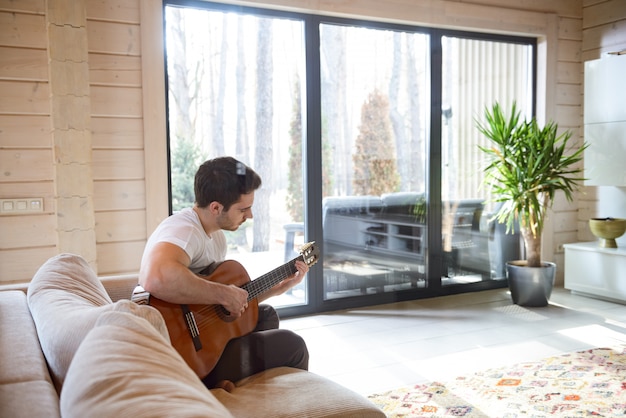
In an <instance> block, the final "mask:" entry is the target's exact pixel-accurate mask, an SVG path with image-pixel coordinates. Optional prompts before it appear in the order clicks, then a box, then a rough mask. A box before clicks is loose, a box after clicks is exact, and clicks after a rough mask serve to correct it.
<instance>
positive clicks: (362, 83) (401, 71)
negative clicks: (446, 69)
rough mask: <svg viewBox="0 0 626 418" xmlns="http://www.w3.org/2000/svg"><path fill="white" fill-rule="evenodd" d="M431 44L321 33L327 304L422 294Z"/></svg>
mask: <svg viewBox="0 0 626 418" xmlns="http://www.w3.org/2000/svg"><path fill="white" fill-rule="evenodd" d="M428 44H429V39H428V35H425V34H423V33H410V32H403V31H397V30H395V31H392V30H385V29H372V28H363V27H355V26H348V25H339V24H322V25H321V26H320V55H321V60H322V65H321V106H322V107H321V109H322V111H321V115H322V128H323V130H322V173H323V176H324V182H323V184H324V189H323V199H322V202H321V205H322V226H323V236H324V247H323V248H324V265H323V276H324V281H323V284H324V285H323V297H324V299H325V300H328V299H336V298H346V297H354V296H360V295H365V294H372V293H383V292H396V291H399V290H403V289H416V288H418V287H422V288H423V287H426V274H425V273H426V266H425V263H426V254H427V248H428V241H427V237H428V230H427V227H426V206H425V202H426V193H425V192H426V188H425V186H426V167H427V153H426V144H427V141H428V136H427V134H428V131H427V129H426V128H427V126H428V124H427V117H428V109H429V106H430V104H429V103H430V84H429V82H428V80H429V78H428V69H429V54H428Z"/></svg>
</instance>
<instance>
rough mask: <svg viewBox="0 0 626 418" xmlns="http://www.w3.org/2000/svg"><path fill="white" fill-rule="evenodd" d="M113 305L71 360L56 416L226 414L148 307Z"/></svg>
mask: <svg viewBox="0 0 626 418" xmlns="http://www.w3.org/2000/svg"><path fill="white" fill-rule="evenodd" d="M115 306H116V307H115V310H114V311H112V312H107V313H104V314H103V315H102V316H101V317H100V318H99V320H98V321H97V323H96V325H95V328H94V329H93V330H91V331H90V332H89V333H88V335H87V336H86V337H85V339H84V341H83V343H82V344H81V346H80V347H79V348H78V351H77V352H76V354H75V356H74V360H73V361H72V364H71V365H70V367H69V370H68V373H67V376H66V379H65V384H64V385H63V390H62V391H61V403H60V404H61V414H62V416H64V417H69V418H71V417H86V416H89V417H115V416H132V417H230V416H231V415H230V414H229V412H228V411H227V410H226V409H225V408H224V407H223V406H222V405H221V404H220V403H219V402H218V401H217V400H216V399H215V397H214V396H213V395H212V394H211V392H209V390H208V389H206V387H205V386H204V384H203V383H202V382H201V381H200V379H198V377H197V376H196V374H195V373H194V372H193V370H191V369H190V368H189V367H188V366H187V364H186V363H185V361H184V360H183V358H182V357H181V356H180V355H179V354H178V353H177V352H176V350H175V349H174V348H173V347H172V346H171V344H170V343H169V339H168V338H166V336H167V331H166V328H165V322H164V321H163V319H162V317H161V316H160V314H159V313H158V312H157V311H156V310H155V309H154V308H151V307H149V306H139V305H136V304H134V303H132V302H129V301H124V300H121V301H119V302H117V303H116V304H115ZM154 312H156V313H157V315H154Z"/></svg>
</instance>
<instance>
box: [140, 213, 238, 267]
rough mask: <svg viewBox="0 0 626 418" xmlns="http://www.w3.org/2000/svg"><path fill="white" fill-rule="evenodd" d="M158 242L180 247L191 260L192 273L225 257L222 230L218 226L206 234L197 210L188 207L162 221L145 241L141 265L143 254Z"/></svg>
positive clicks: (142, 262) (224, 242)
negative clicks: (209, 234)
mask: <svg viewBox="0 0 626 418" xmlns="http://www.w3.org/2000/svg"><path fill="white" fill-rule="evenodd" d="M159 242H169V243H171V244H174V245H176V246H178V247H180V248H182V249H183V251H185V252H186V253H187V255H188V256H189V259H190V260H191V263H190V264H189V269H190V270H191V271H193V272H194V273H199V272H200V271H202V270H203V269H205V268H206V267H208V266H209V265H211V264H213V263H214V262H216V261H219V262H221V261H224V259H225V258H226V250H227V245H226V236H225V235H224V232H223V231H221V230H220V231H217V232H214V233H212V234H211V236H208V235H207V234H206V232H204V228H202V224H201V223H200V218H198V214H197V213H196V212H195V211H194V210H193V209H191V208H186V209H183V210H181V211H180V212H177V213H175V214H173V215H172V216H169V217H168V218H167V219H165V220H163V222H161V224H160V225H159V226H158V227H157V228H156V229H155V231H154V232H153V233H152V235H151V236H150V238H149V239H148V242H147V243H146V248H145V249H144V252H143V254H144V255H143V258H142V260H141V264H142V265H143V264H144V259H145V257H146V254H148V253H149V252H150V250H151V249H152V247H154V245H156V244H157V243H159Z"/></svg>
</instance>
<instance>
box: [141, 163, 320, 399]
mask: <svg viewBox="0 0 626 418" xmlns="http://www.w3.org/2000/svg"><path fill="white" fill-rule="evenodd" d="M259 187H261V178H260V176H259V175H258V174H257V173H256V172H255V171H254V170H252V169H251V168H250V167H248V166H246V165H245V164H243V163H241V162H239V161H237V160H236V159H234V158H232V157H219V158H215V159H211V160H208V161H205V162H204V163H203V164H202V165H201V166H200V168H199V169H198V171H197V172H196V176H195V181H194V193H195V204H194V206H193V207H192V208H186V209H183V210H182V211H180V212H178V213H175V214H173V215H172V216H170V217H168V218H167V219H165V220H164V221H163V222H162V223H161V224H160V225H159V226H158V227H157V229H156V230H155V231H154V233H153V234H152V235H151V236H150V238H149V239H148V242H147V244H146V248H145V250H144V254H143V257H142V260H141V269H140V272H139V285H140V286H141V287H143V289H144V290H145V292H148V293H149V294H150V295H151V296H154V297H155V298H158V299H160V300H162V301H165V302H167V303H170V304H177V305H178V304H180V305H181V306H187V305H188V304H189V305H191V304H199V305H219V306H221V307H223V310H224V312H225V313H226V316H228V317H229V318H230V319H231V320H237V318H239V317H242V316H244V315H246V310H248V302H249V299H248V292H247V291H246V290H245V289H242V288H241V287H239V286H237V285H236V284H229V283H220V282H218V281H212V280H211V279H210V275H209V278H208V279H207V277H205V276H203V273H206V272H207V268H208V267H209V266H213V267H214V266H216V265H218V267H219V263H220V262H222V261H224V259H225V257H226V251H227V245H226V238H225V235H224V232H223V230H228V231H235V230H237V228H239V226H240V225H241V224H242V223H243V222H245V221H246V219H249V218H252V204H253V202H254V193H255V191H256V190H257V189H258V188H259ZM308 270H309V265H308V264H307V263H305V262H304V261H302V260H295V263H293V270H291V271H289V274H290V276H289V277H286V278H285V279H284V280H282V281H280V282H279V283H278V284H276V285H274V286H273V287H271V288H270V289H268V291H267V292H266V293H264V294H263V295H262V296H259V298H258V302H261V301H263V300H265V299H267V298H269V297H272V296H275V295H279V294H281V293H283V292H285V291H287V290H289V289H291V288H292V287H293V286H295V285H297V284H298V283H300V282H301V281H302V280H303V278H304V276H305V274H306V273H307V272H308ZM293 271H295V273H293V274H292V272H293ZM256 307H257V305H256V304H254V307H253V306H250V309H253V308H254V309H256ZM255 318H256V313H255ZM166 321H167V320H166ZM253 325H254V324H253ZM170 337H172V335H171V334H170ZM172 342H173V341H172ZM173 343H174V342H173ZM218 356H219V360H217V364H216V365H215V367H213V368H212V369H211V370H210V373H209V374H208V375H206V376H202V375H199V376H200V378H202V379H203V382H204V383H205V385H206V386H207V387H209V388H213V387H223V388H225V389H227V390H230V389H231V388H232V387H233V386H232V382H234V381H237V380H239V379H242V378H244V377H247V376H250V375H252V374H255V373H258V372H260V371H263V370H266V369H269V368H274V367H279V366H290V367H296V368H300V369H304V370H307V368H308V361H309V354H308V350H307V347H306V344H305V342H304V340H303V339H302V338H301V337H300V336H299V335H297V334H295V333H293V332H292V331H289V330H284V329H279V328H278V315H277V314H276V311H275V310H274V308H273V307H271V306H269V305H258V322H257V323H256V326H255V327H254V330H253V331H252V332H250V333H248V334H246V335H243V336H238V337H237V338H233V339H230V340H229V341H227V343H226V344H225V347H224V349H223V352H222V353H221V354H219V353H218ZM183 357H184V356H183Z"/></svg>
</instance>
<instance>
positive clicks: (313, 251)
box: [300, 241, 320, 267]
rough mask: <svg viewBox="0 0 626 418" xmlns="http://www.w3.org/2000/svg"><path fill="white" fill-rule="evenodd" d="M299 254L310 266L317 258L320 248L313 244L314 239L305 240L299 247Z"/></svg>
mask: <svg viewBox="0 0 626 418" xmlns="http://www.w3.org/2000/svg"><path fill="white" fill-rule="evenodd" d="M300 255H301V256H302V258H303V259H304V262H305V263H306V264H307V265H308V266H309V267H311V266H312V265H313V264H315V263H317V260H319V258H320V249H319V248H318V247H317V246H316V245H315V241H311V242H307V243H306V244H304V245H303V246H302V247H300Z"/></svg>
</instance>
